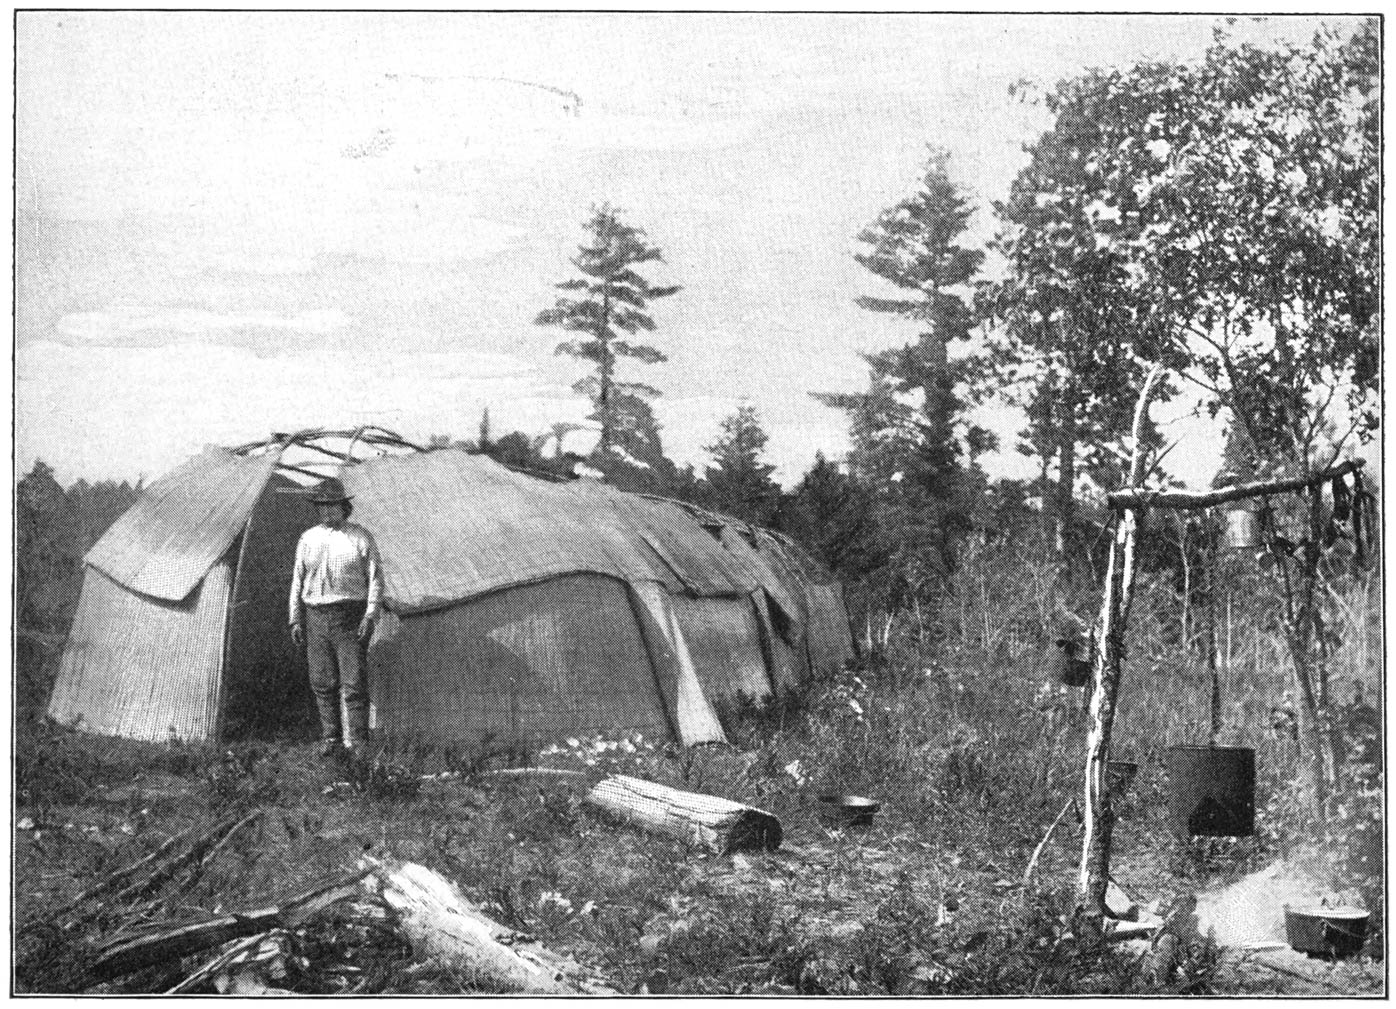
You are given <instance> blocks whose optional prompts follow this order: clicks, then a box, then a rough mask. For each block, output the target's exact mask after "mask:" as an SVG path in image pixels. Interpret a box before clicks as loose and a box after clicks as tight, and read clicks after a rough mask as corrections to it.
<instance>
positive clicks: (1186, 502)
mask: <svg viewBox="0 0 1396 1009" xmlns="http://www.w3.org/2000/svg"><path fill="white" fill-rule="evenodd" d="M1364 465H1366V460H1365V459H1349V460H1348V461H1347V462H1345V463H1340V464H1339V465H1337V466H1332V467H1329V468H1328V469H1326V470H1323V471H1322V472H1320V473H1312V474H1310V475H1309V476H1297V477H1291V478H1289V479H1287V480H1258V481H1255V482H1253V483H1243V484H1239V485H1238V486H1236V487H1223V488H1221V489H1220V490H1214V491H1207V492H1205V493H1201V494H1199V493H1194V492H1191V491H1167V490H1142V489H1141V490H1121V491H1115V492H1114V493H1113V494H1107V495H1105V502H1106V503H1107V504H1108V505H1109V506H1110V507H1111V508H1114V509H1115V510H1116V511H1123V510H1125V509H1129V508H1173V509H1176V510H1178V511H1199V510H1201V509H1203V508H1212V507H1215V506H1216V505H1220V504H1228V503H1230V502H1232V501H1244V500H1246V499H1248V498H1255V497H1268V496H1269V495H1271V494H1285V493H1287V492H1289V491H1296V490H1303V489H1304V488H1305V487H1313V486H1315V485H1317V484H1322V483H1327V482H1328V481H1330V480H1336V479H1337V478H1338V477H1341V476H1346V475H1347V474H1349V473H1355V472H1357V471H1358V470H1359V469H1361V468H1362V467H1363V466H1364Z"/></svg>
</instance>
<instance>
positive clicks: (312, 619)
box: [291, 477, 383, 757]
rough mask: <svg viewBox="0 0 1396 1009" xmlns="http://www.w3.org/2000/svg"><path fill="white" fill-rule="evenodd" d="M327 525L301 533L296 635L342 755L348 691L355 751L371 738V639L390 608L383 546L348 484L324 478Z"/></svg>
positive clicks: (329, 746) (321, 497)
mask: <svg viewBox="0 0 1396 1009" xmlns="http://www.w3.org/2000/svg"><path fill="white" fill-rule="evenodd" d="M310 500H311V502H312V503H313V504H314V505H315V507H316V509H317V510H318V511H319V515H320V524H319V525H316V526H312V527H311V528H309V529H307V530H306V531H305V532H304V533H302V534H301V538H300V542H299V543H298V544H297V545H296V563H295V568H294V570H293V572H292V575H291V640H292V641H294V642H295V643H296V645H297V646H300V645H305V646H306V658H307V660H308V662H309V665H310V689H311V690H312V691H313V692H314V693H315V705H316V707H317V708H319V710H320V730H321V740H322V743H321V748H320V753H321V755H323V756H326V757H328V756H332V755H334V754H335V753H337V752H339V742H340V729H341V726H340V717H339V701H340V695H341V693H342V694H343V697H344V711H345V717H346V719H347V723H348V724H346V725H344V726H343V730H344V744H345V746H347V747H348V748H349V751H350V752H351V753H352V752H354V750H355V749H356V748H358V747H361V746H362V745H363V744H364V743H366V742H367V741H368V640H369V638H370V637H371V636H372V635H373V626H374V624H375V623H376V622H377V620H378V615H379V612H380V611H381V609H382V605H383V567H382V563H381V562H380V561H379V558H378V545H377V544H376V543H374V541H373V535H372V534H371V533H370V532H369V531H368V530H367V529H365V528H363V526H360V525H356V524H355V523H353V522H350V521H349V516H350V514H351V513H352V512H353V510H354V506H353V505H352V504H351V503H350V498H349V496H348V495H347V494H345V493H344V485H343V484H342V483H340V482H339V481H338V480H337V479H335V478H334V477H330V478H328V479H326V480H322V481H321V482H320V483H319V484H318V485H317V486H316V487H315V489H314V490H313V491H312V492H311V494H310Z"/></svg>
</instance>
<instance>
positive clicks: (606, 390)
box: [534, 204, 680, 463]
mask: <svg viewBox="0 0 1396 1009" xmlns="http://www.w3.org/2000/svg"><path fill="white" fill-rule="evenodd" d="M620 215H621V212H620V211H619V210H617V209H616V208H614V207H612V206H610V205H609V204H606V205H603V206H601V207H599V208H595V209H594V210H593V212H592V216H591V219H590V220H588V221H587V222H586V225H585V228H586V231H587V233H588V235H589V241H588V242H587V243H586V244H584V245H581V246H579V247H578V250H577V255H575V256H573V257H572V265H573V266H575V267H576V268H577V269H578V270H579V271H580V272H581V274H582V276H580V277H574V278H572V279H570V280H564V281H562V282H561V283H559V284H558V285H557V287H558V288H559V289H560V290H563V291H568V292H573V294H569V295H564V296H562V297H559V298H558V299H557V303H556V304H555V305H554V306H553V307H552V308H549V309H545V310H544V311H542V312H539V313H538V317H537V318H536V319H535V320H534V322H535V323H537V324H538V325H540V326H556V327H559V328H561V329H564V330H566V331H568V332H570V333H576V334H577V338H576V339H572V340H565V341H563V342H562V343H559V344H558V345H557V353H558V354H567V355H569V356H571V357H575V358H579V359H580V360H583V361H588V362H590V363H591V364H592V365H593V366H594V371H593V373H592V374H590V375H587V376H586V377H585V378H583V379H580V380H579V381H578V382H577V383H575V384H574V385H573V387H572V388H573V389H575V390H576V391H577V392H580V393H582V394H584V395H585V396H587V397H588V398H589V399H590V400H591V402H592V406H593V408H594V409H593V412H592V414H591V416H590V419H591V420H593V421H595V422H596V423H597V424H599V425H600V429H601V435H600V440H599V442H598V443H597V455H598V456H599V457H601V458H602V460H603V461H604V459H605V457H607V456H609V455H612V454H614V453H616V452H623V453H625V454H626V455H631V456H636V459H635V461H639V462H642V463H649V460H648V459H646V458H644V456H645V455H646V454H654V453H655V452H657V451H658V427H657V425H656V424H655V423H654V421H653V415H652V414H651V413H650V412H649V408H648V404H647V403H646V400H648V399H653V398H654V397H656V396H658V395H659V390H658V389H656V388H654V387H653V386H649V385H645V384H644V383H642V382H627V381H621V380H620V379H618V378H617V377H616V365H617V363H618V360H619V359H620V358H624V357H628V358H632V359H634V360H637V361H640V362H642V363H644V364H656V363H658V362H660V361H664V360H666V358H665V355H664V354H663V352H661V351H660V350H659V349H658V348H656V347H651V346H649V345H648V344H643V343H637V342H634V341H631V340H628V339H626V338H625V337H626V336H629V335H634V334H635V333H638V332H640V331H641V330H643V331H645V332H652V331H653V330H654V328H655V324H654V319H653V318H652V317H651V316H650V315H649V314H648V313H647V311H646V309H647V307H648V305H649V303H650V302H651V301H654V300H655V299H657V298H667V297H669V296H670V295H673V294H676V293H677V292H678V291H679V290H680V288H679V287H678V286H669V287H657V286H653V285H651V284H650V282H649V281H648V280H646V279H645V278H644V277H643V276H641V275H640V274H639V273H638V272H637V270H636V267H638V266H640V265H641V264H643V263H652V262H662V260H663V255H662V253H661V252H660V250H659V249H658V248H655V247H654V246H652V245H649V244H648V243H647V242H646V240H645V233H644V232H643V231H642V230H641V229H639V228H636V227H633V226H631V225H629V224H626V223H625V222H624V221H622V220H621V217H620ZM642 407H643V409H641V408H642ZM637 453H638V455H637Z"/></svg>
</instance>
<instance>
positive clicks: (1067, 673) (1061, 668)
mask: <svg viewBox="0 0 1396 1009" xmlns="http://www.w3.org/2000/svg"><path fill="white" fill-rule="evenodd" d="M1082 646H1083V643H1082V642H1079V641H1071V640H1067V639H1061V640H1058V641H1057V642H1056V643H1055V644H1053V645H1052V647H1051V651H1050V654H1049V655H1048V656H1047V664H1048V668H1049V669H1050V670H1051V673H1052V678H1053V679H1055V680H1057V681H1058V682H1060V683H1063V684H1065V685H1066V686H1068V687H1084V686H1085V685H1086V683H1087V682H1089V680H1090V678H1091V663H1090V660H1089V659H1088V658H1086V659H1083V658H1081V657H1080V652H1081V650H1082ZM1087 654H1089V651H1088V652H1087Z"/></svg>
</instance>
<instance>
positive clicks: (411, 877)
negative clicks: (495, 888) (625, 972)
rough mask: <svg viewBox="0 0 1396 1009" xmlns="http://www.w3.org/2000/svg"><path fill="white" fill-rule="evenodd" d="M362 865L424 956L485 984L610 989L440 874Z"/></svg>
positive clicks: (404, 866)
mask: <svg viewBox="0 0 1396 1009" xmlns="http://www.w3.org/2000/svg"><path fill="white" fill-rule="evenodd" d="M360 865H361V866H364V867H367V868H368V869H370V870H371V873H370V874H369V875H368V877H367V879H366V880H365V885H366V886H368V887H369V888H370V889H371V890H372V891H373V892H375V893H377V894H378V896H379V897H381V898H382V900H383V901H384V902H385V903H386V904H387V905H388V906H389V907H391V908H392V909H393V910H394V911H395V912H396V913H397V920H398V928H399V930H400V931H401V932H402V934H403V935H404V936H406V938H407V940H408V941H409V942H410V943H411V944H412V949H413V952H414V953H415V954H416V955H417V956H418V957H420V958H422V959H424V960H430V961H432V962H434V963H439V964H443V965H445V966H449V967H452V968H454V969H456V970H460V971H462V972H464V973H467V974H469V975H471V976H473V977H475V978H476V979H478V981H479V982H480V985H481V987H484V988H499V989H503V990H505V991H510V992H522V993H526V994H536V995H575V994H578V993H583V992H599V991H604V990H605V989H603V988H601V987H600V986H599V985H593V984H588V983H587V982H585V981H584V980H583V979H581V978H580V977H579V976H578V972H579V970H580V968H579V967H578V966H577V964H576V963H575V962H572V961H567V960H563V959H562V958H561V957H559V956H557V955H556V954H554V953H551V952H550V951H548V950H546V949H544V948H543V947H542V946H539V945H538V944H537V943H534V942H532V941H527V940H524V939H523V938H522V937H520V936H519V935H518V933H516V932H514V931H512V930H511V929H508V928H505V927H504V926H503V925H501V924H500V923H498V922H496V921H494V920H492V919H490V918H489V917H487V916H486V915H484V914H483V913H481V912H480V911H479V910H477V909H476V908H475V907H474V906H473V905H471V903H470V902H469V901H468V900H466V899H465V897H464V896H463V895H462V894H461V892H460V890H459V888H457V887H456V885H455V884H454V883H452V882H451V881H450V880H448V879H446V878H445V877H444V876H442V875H441V874H440V873H437V872H434V871H432V870H431V869H428V868H427V867H426V866H423V865H418V864H416V863H415V862H389V861H382V860H379V859H376V858H373V857H372V856H370V855H365V856H364V857H363V860H362V861H361V862H360Z"/></svg>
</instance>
